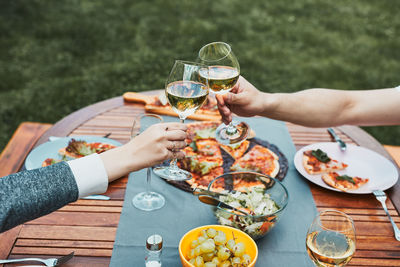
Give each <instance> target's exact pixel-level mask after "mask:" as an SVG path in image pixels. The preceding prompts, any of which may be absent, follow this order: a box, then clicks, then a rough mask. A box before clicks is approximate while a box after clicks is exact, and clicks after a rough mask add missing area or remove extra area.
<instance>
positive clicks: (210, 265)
mask: <svg viewBox="0 0 400 267" xmlns="http://www.w3.org/2000/svg"><path fill="white" fill-rule="evenodd" d="M204 267H217V265H216V264H215V263H213V262H211V261H210V262H206V263H204Z"/></svg>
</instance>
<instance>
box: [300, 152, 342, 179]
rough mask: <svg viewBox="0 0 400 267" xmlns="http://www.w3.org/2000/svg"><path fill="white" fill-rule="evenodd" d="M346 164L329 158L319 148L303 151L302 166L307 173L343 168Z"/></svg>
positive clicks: (319, 172)
mask: <svg viewBox="0 0 400 267" xmlns="http://www.w3.org/2000/svg"><path fill="white" fill-rule="evenodd" d="M347 166H348V165H347V164H345V163H343V162H339V161H337V160H335V159H331V158H330V157H329V156H328V155H327V154H326V153H325V152H324V151H322V150H321V149H317V150H307V151H304V152H303V167H304V169H305V170H306V171H307V172H308V173H309V174H321V173H327V172H331V171H337V170H343V169H345V168H347Z"/></svg>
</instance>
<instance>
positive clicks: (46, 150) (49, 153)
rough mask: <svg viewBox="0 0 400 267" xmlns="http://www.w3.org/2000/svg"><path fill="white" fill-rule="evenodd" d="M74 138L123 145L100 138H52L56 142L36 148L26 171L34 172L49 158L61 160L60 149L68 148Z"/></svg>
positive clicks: (27, 160) (27, 162)
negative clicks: (33, 170)
mask: <svg viewBox="0 0 400 267" xmlns="http://www.w3.org/2000/svg"><path fill="white" fill-rule="evenodd" d="M72 138H74V139H75V140H83V141H86V142H88V143H93V142H101V143H106V144H111V145H115V146H120V145H121V143H120V142H118V141H115V140H113V139H109V138H104V137H99V136H89V135H87V136H86V135H82V136H71V137H61V138H52V139H55V140H54V141H49V142H46V143H43V144H41V145H40V146H38V147H36V148H34V149H33V150H32V151H31V152H30V153H29V154H28V156H27V157H26V160H25V169H27V170H32V169H36V168H39V167H41V166H42V162H43V161H44V160H45V159H47V158H54V159H61V158H62V157H61V155H60V154H58V150H59V149H60V148H63V147H66V146H67V145H68V142H69V141H70V140H71V139H72Z"/></svg>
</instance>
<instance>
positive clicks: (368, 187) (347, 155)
mask: <svg viewBox="0 0 400 267" xmlns="http://www.w3.org/2000/svg"><path fill="white" fill-rule="evenodd" d="M318 148H319V149H321V150H322V151H324V152H326V153H327V154H328V156H329V157H330V158H332V159H336V160H338V161H339V162H343V163H346V164H348V167H347V168H346V169H344V170H341V171H337V172H338V173H339V174H341V175H343V174H347V175H349V176H358V177H361V178H369V181H368V183H366V184H365V185H363V186H361V187H360V188H358V189H356V190H349V191H347V192H346V193H351V194H369V193H372V191H373V190H376V189H380V190H386V189H388V188H390V187H392V186H393V185H394V184H396V182H397V179H398V177H399V174H398V172H397V168H396V167H395V166H394V165H393V163H392V162H390V161H389V160H388V159H387V158H385V157H383V156H381V155H380V154H378V153H376V152H374V151H372V150H369V149H367V148H365V147H360V146H355V145H351V144H347V149H346V151H344V152H343V151H341V150H340V148H339V145H338V144H337V143H315V144H311V145H308V146H305V147H303V148H301V149H300V150H299V151H297V153H296V155H295V156H294V165H295V167H296V169H297V171H299V172H300V173H301V174H302V175H303V176H304V177H305V178H306V179H308V180H309V181H311V182H313V183H314V184H317V185H319V186H322V187H325V188H327V189H330V190H334V191H338V192H342V191H340V190H338V189H336V188H333V187H330V186H329V185H327V184H326V183H325V182H324V181H323V180H322V179H321V174H316V175H312V174H308V173H307V172H306V170H305V169H304V167H303V163H302V160H303V152H304V151H306V150H316V149H318Z"/></svg>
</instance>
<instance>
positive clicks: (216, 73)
mask: <svg viewBox="0 0 400 267" xmlns="http://www.w3.org/2000/svg"><path fill="white" fill-rule="evenodd" d="M198 58H199V60H200V61H201V62H202V63H203V64H206V65H207V66H208V75H205V73H202V72H200V76H201V77H202V78H203V79H206V78H207V79H208V84H209V86H210V89H211V91H213V92H214V93H215V94H217V95H223V94H226V93H227V92H229V90H231V89H232V88H233V87H234V86H235V84H236V82H237V81H238V79H239V75H240V66H239V62H238V60H237V58H236V56H235V55H234V54H233V51H232V48H231V46H230V45H228V44H227V43H224V42H214V43H210V44H207V45H205V46H203V47H202V48H201V49H200V51H199V56H198ZM248 130H249V127H248V125H247V124H246V123H244V122H240V123H237V122H234V121H230V122H229V124H228V126H226V125H224V124H221V125H220V126H219V127H218V128H217V130H216V139H217V140H218V142H220V143H222V144H227V145H229V144H236V143H240V142H242V141H244V140H245V139H246V137H247V134H248Z"/></svg>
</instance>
